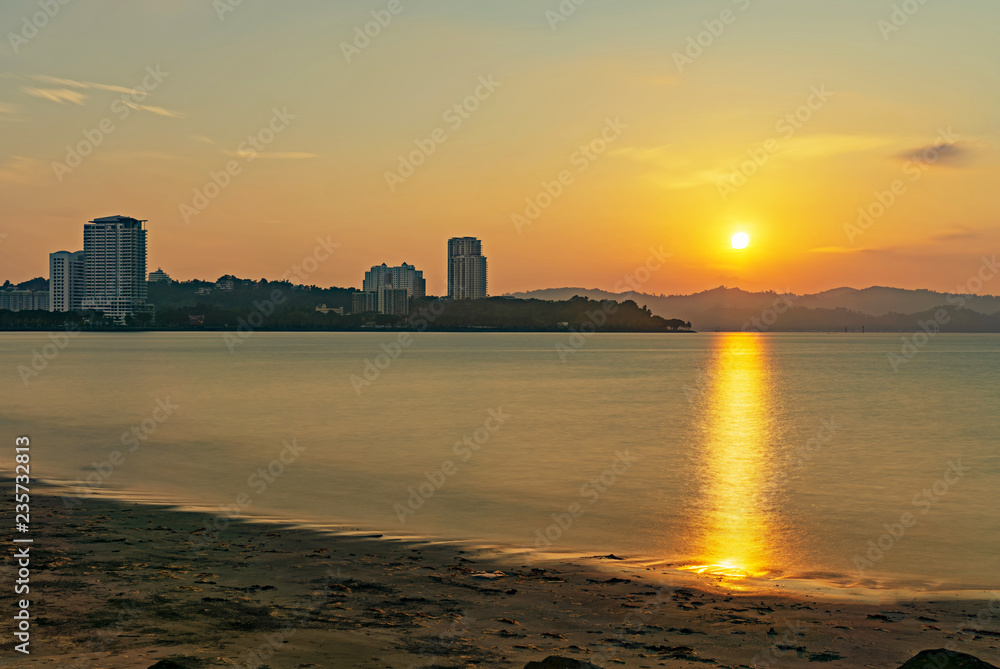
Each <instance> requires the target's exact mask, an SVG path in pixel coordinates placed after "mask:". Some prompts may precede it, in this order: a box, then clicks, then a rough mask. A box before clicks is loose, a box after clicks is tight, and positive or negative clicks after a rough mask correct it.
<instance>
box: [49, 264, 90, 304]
mask: <svg viewBox="0 0 1000 669" xmlns="http://www.w3.org/2000/svg"><path fill="white" fill-rule="evenodd" d="M85 255H86V254H84V252H83V251H75V252H70V251H57V252H55V253H50V254H49V311H79V310H80V309H82V308H83V267H84V257H85Z"/></svg>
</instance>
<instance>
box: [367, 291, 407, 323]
mask: <svg viewBox="0 0 1000 669" xmlns="http://www.w3.org/2000/svg"><path fill="white" fill-rule="evenodd" d="M375 294H376V295H377V296H378V312H379V313H380V314H387V315H390V316H406V315H408V314H409V313H410V295H409V293H408V292H407V290H406V288H393V287H392V286H380V287H379V289H378V291H376V293H375Z"/></svg>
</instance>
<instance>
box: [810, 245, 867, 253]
mask: <svg viewBox="0 0 1000 669" xmlns="http://www.w3.org/2000/svg"><path fill="white" fill-rule="evenodd" d="M857 252H858V249H852V248H848V247H846V246H820V247H818V248H815V249H809V250H808V251H806V253H826V254H830V253H857Z"/></svg>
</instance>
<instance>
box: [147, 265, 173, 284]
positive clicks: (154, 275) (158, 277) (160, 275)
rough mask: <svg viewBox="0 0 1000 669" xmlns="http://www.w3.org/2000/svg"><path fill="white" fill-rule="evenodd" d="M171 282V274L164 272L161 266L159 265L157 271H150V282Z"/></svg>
mask: <svg viewBox="0 0 1000 669" xmlns="http://www.w3.org/2000/svg"><path fill="white" fill-rule="evenodd" d="M161 281H162V282H164V283H169V282H170V275H169V274H167V273H166V272H164V271H163V270H162V269H161V268H159V267H157V268H156V271H155V272H150V273H149V283H159V282H161Z"/></svg>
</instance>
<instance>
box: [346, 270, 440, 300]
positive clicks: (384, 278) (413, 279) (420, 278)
mask: <svg viewBox="0 0 1000 669" xmlns="http://www.w3.org/2000/svg"><path fill="white" fill-rule="evenodd" d="M386 286H388V287H390V288H405V289H406V294H407V296H408V297H410V298H421V297H424V296H425V295H427V280H426V279H424V273H423V272H422V271H420V270H418V269H417V268H416V267H414V266H413V265H407V264H406V263H405V262H404V263H403V264H402V265H400V266H399V267H389V266H388V265H386V264H385V263H382V264H381V265H380V266H377V267H372V268H371V269H370V270H368V271H367V272H365V281H364V283H363V284H362V288H361V289H362V290H364V291H365V292H368V293H377V292H378V289H379V288H384V287H386Z"/></svg>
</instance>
